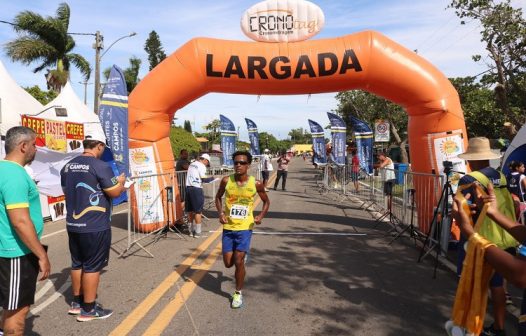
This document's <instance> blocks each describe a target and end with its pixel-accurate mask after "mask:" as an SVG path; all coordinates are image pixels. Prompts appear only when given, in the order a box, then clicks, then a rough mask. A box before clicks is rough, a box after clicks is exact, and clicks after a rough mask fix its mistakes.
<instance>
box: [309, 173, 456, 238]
mask: <svg viewBox="0 0 526 336" xmlns="http://www.w3.org/2000/svg"><path fill="white" fill-rule="evenodd" d="M319 169H320V171H319V172H318V174H317V176H316V177H315V179H316V185H317V188H318V191H319V192H320V193H321V194H326V195H328V196H331V195H334V196H335V197H336V198H337V199H338V200H340V201H341V202H344V201H352V202H360V203H361V208H363V209H366V210H370V209H374V210H376V211H377V212H378V213H379V217H378V218H377V220H380V221H381V220H385V221H388V222H389V223H390V224H391V225H392V226H393V229H395V230H399V229H398V228H397V227H399V228H400V229H402V227H403V226H404V227H407V226H410V227H411V229H413V228H414V230H416V231H417V232H418V234H419V235H422V236H426V235H427V234H428V233H429V230H430V228H431V223H432V221H433V219H434V218H433V214H434V210H435V208H436V206H437V202H438V200H439V197H440V194H441V190H442V187H443V184H444V177H443V176H442V175H434V174H425V173H415V172H410V171H405V170H404V171H401V170H398V169H388V168H383V169H379V172H378V175H374V174H373V175H369V174H367V173H365V172H364V171H363V170H361V169H360V168H359V167H353V166H352V165H335V164H327V165H325V166H323V167H320V168H319ZM449 201H450V202H451V200H449Z"/></svg>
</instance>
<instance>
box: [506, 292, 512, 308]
mask: <svg viewBox="0 0 526 336" xmlns="http://www.w3.org/2000/svg"><path fill="white" fill-rule="evenodd" d="M506 304H507V305H512V304H513V300H512V299H511V295H509V294H508V293H506Z"/></svg>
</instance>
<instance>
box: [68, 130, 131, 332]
mask: <svg viewBox="0 0 526 336" xmlns="http://www.w3.org/2000/svg"><path fill="white" fill-rule="evenodd" d="M82 146H83V147H84V152H83V153H82V155H80V156H77V157H76V158H73V159H72V160H71V161H69V162H68V163H66V165H65V166H64V168H62V170H61V171H60V178H61V181H60V182H61V185H62V189H63V191H64V195H65V197H66V210H67V216H66V228H67V232H68V237H69V251H70V253H71V287H72V289H73V301H72V302H71V305H70V308H69V311H68V314H70V315H77V321H79V322H86V321H91V320H96V319H105V318H108V317H110V316H111V315H112V314H113V311H112V310H110V309H104V308H102V306H101V305H100V304H98V303H97V302H96V299H97V290H98V286H99V281H100V272H101V271H102V269H103V268H104V267H106V266H107V265H108V260H109V257H110V247H111V226H110V221H111V208H112V203H111V199H112V198H115V197H119V195H120V194H121V193H122V192H123V191H124V190H125V188H124V182H125V180H126V177H125V175H124V173H122V174H121V175H119V176H114V175H113V171H112V169H111V167H110V165H109V164H107V163H106V162H104V161H102V160H100V158H101V157H102V154H103V153H104V150H105V148H106V137H105V136H104V134H103V133H102V132H101V131H94V132H92V133H90V134H86V136H85V139H84V141H83V142H82Z"/></svg>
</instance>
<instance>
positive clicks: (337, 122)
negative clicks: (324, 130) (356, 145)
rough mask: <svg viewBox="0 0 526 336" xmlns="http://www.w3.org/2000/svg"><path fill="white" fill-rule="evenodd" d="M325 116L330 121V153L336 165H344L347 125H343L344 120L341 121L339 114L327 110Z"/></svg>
mask: <svg viewBox="0 0 526 336" xmlns="http://www.w3.org/2000/svg"><path fill="white" fill-rule="evenodd" d="M327 116H328V117H329V120H330V122H331V133H332V155H333V156H334V163H336V164H337V165H344V164H345V143H346V142H347V141H346V140H347V125H345V121H343V119H342V118H341V117H340V116H338V115H336V114H334V113H330V112H327Z"/></svg>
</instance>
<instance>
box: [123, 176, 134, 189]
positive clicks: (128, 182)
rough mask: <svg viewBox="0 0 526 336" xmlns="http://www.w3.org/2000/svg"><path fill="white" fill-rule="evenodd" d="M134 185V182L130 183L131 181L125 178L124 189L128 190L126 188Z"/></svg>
mask: <svg viewBox="0 0 526 336" xmlns="http://www.w3.org/2000/svg"><path fill="white" fill-rule="evenodd" d="M134 183H135V181H132V180H130V179H129V178H126V181H124V188H126V189H128V188H129V187H131V186H132V185H133V184H134Z"/></svg>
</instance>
